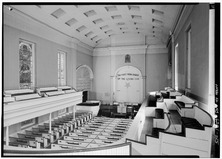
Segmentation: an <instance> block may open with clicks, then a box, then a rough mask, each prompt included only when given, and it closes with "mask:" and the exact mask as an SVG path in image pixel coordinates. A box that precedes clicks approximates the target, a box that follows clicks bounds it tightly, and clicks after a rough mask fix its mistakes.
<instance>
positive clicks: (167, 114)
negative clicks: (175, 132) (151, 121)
mask: <svg viewBox="0 0 222 159" xmlns="http://www.w3.org/2000/svg"><path fill="white" fill-rule="evenodd" d="M165 114H166V116H167V118H168V121H169V124H168V126H167V128H166V129H165V130H164V131H166V130H168V129H169V128H170V125H171V122H170V117H169V113H165Z"/></svg>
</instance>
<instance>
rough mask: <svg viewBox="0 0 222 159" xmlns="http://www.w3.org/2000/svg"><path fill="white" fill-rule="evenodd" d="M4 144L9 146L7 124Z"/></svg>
mask: <svg viewBox="0 0 222 159" xmlns="http://www.w3.org/2000/svg"><path fill="white" fill-rule="evenodd" d="M6 146H9V126H6Z"/></svg>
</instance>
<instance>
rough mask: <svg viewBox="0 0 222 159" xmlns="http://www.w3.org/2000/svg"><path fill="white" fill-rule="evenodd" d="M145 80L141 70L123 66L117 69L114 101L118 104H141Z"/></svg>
mask: <svg viewBox="0 0 222 159" xmlns="http://www.w3.org/2000/svg"><path fill="white" fill-rule="evenodd" d="M142 99H143V79H142V74H141V71H140V70H139V69H137V68H136V67H133V66H123V67H121V68H119V69H117V71H116V73H115V78H114V100H115V101H116V102H127V103H141V102H142Z"/></svg>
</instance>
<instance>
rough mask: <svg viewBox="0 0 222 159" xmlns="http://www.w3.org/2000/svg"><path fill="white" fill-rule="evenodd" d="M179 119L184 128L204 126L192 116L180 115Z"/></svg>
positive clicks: (200, 127) (201, 127) (201, 128)
mask: <svg viewBox="0 0 222 159" xmlns="http://www.w3.org/2000/svg"><path fill="white" fill-rule="evenodd" d="M181 121H182V124H183V125H184V126H185V127H186V128H192V129H200V130H203V129H204V127H203V126H202V125H201V124H200V123H199V122H198V121H197V120H196V119H194V118H187V117H181Z"/></svg>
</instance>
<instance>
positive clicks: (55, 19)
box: [11, 3, 182, 47]
mask: <svg viewBox="0 0 222 159" xmlns="http://www.w3.org/2000/svg"><path fill="white" fill-rule="evenodd" d="M64 4H65V5H11V7H13V8H14V9H16V10H19V11H20V12H22V13H24V14H26V15H29V16H30V17H32V18H33V19H34V20H36V21H38V22H40V23H42V24H45V25H46V26H48V27H51V28H53V29H54V30H57V31H59V32H61V33H63V34H65V35H67V36H70V37H74V38H76V39H78V40H80V41H81V42H83V43H85V44H87V45H89V46H91V47H96V46H97V45H99V44H100V43H102V42H103V41H104V40H106V39H109V38H110V37H112V36H113V35H121V34H122V35H126V34H141V35H144V36H145V37H146V38H149V39H153V41H155V43H156V44H157V45H158V44H161V45H162V44H166V43H167V40H168V38H169V34H170V31H172V30H173V28H174V26H175V22H176V20H177V18H178V14H179V12H180V9H181V7H182V6H181V5H175V4H173V5H167V4H165V5H153V4H152V5H145V4H142V5H136V4H129V5H127V4H124V5H123V4H121V5H120V4H114V3H111V5H100V4H99V5H90V4H88V5H77V4H76V3H73V4H70V3H69V4H66V3H64ZM156 39H158V40H156Z"/></svg>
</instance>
